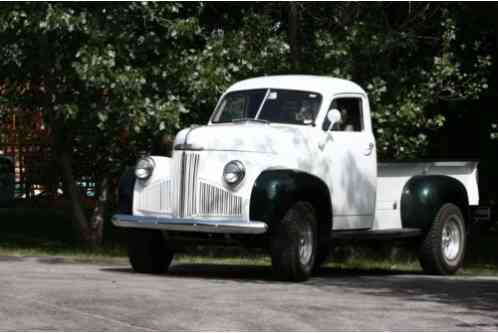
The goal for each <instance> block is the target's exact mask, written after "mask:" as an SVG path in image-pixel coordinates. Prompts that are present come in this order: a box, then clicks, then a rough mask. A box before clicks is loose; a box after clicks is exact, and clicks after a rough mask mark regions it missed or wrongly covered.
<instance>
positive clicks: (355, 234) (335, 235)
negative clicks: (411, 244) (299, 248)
mask: <svg viewBox="0 0 498 333" xmlns="http://www.w3.org/2000/svg"><path fill="white" fill-rule="evenodd" d="M420 235H422V230H420V229H415V228H404V229H384V230H345V231H339V230H333V231H332V234H331V237H332V239H397V238H409V237H417V236H420Z"/></svg>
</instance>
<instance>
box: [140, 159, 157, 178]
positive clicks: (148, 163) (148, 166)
mask: <svg viewBox="0 0 498 333" xmlns="http://www.w3.org/2000/svg"><path fill="white" fill-rule="evenodd" d="M155 167H156V163H155V162H154V159H152V158H151V157H149V156H148V157H142V158H140V159H139V160H138V161H137V164H136V165H135V177H136V178H137V179H139V180H142V181H146V180H147V179H149V178H150V176H152V172H153V171H154V168H155Z"/></svg>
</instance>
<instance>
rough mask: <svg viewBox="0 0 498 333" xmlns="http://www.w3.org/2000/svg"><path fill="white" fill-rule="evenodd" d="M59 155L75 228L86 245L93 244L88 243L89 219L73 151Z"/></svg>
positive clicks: (58, 153)
mask: <svg viewBox="0 0 498 333" xmlns="http://www.w3.org/2000/svg"><path fill="white" fill-rule="evenodd" d="M57 155H58V156H57V160H58V163H59V167H60V170H61V175H62V181H63V184H64V195H65V196H66V197H67V198H68V199H69V201H70V203H71V211H72V214H73V218H72V224H73V228H74V230H75V232H76V234H77V235H78V237H79V238H80V239H81V241H82V242H83V243H84V244H85V245H89V246H91V245H90V244H89V243H88V239H89V232H90V230H89V228H88V219H87V216H86V213H85V209H84V207H83V204H82V202H81V194H80V190H79V188H78V186H77V185H76V180H75V179H74V173H73V165H72V158H71V153H70V152H69V151H67V150H63V151H58V152H57Z"/></svg>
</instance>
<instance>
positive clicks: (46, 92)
mask: <svg viewBox="0 0 498 333" xmlns="http://www.w3.org/2000/svg"><path fill="white" fill-rule="evenodd" d="M198 9H199V5H198V4H195V5H192V6H190V5H189V6H186V5H185V6H184V5H181V4H175V3H168V4H147V3H127V4H120V5H119V6H116V5H110V4H109V5H106V4H98V5H82V4H78V5H74V4H68V5H66V4H46V3H43V4H31V3H30V4H8V5H3V6H2V7H1V8H0V40H2V48H1V50H0V73H1V78H2V81H3V82H4V84H5V92H4V94H3V98H2V100H1V103H2V105H3V106H4V108H2V109H3V110H4V109H5V106H7V107H10V108H24V109H29V110H32V111H40V112H42V113H43V115H44V119H45V121H46V123H47V125H48V127H49V129H50V135H51V138H52V142H53V149H54V152H55V156H56V157H57V161H58V164H59V167H60V170H61V175H62V179H63V183H64V192H65V195H66V196H67V197H68V198H69V199H70V201H71V203H72V210H73V213H74V219H73V221H74V226H75V229H76V231H77V232H78V234H79V235H80V236H81V239H82V241H83V242H84V243H85V244H87V245H89V246H96V245H98V244H99V243H100V242H101V240H102V226H103V219H104V216H105V207H106V205H107V201H108V197H109V195H110V193H111V192H110V191H109V186H110V181H111V177H112V176H113V175H116V174H118V173H119V172H120V171H121V170H122V166H123V164H122V161H123V160H126V159H127V158H129V156H130V155H132V154H133V150H134V149H137V147H144V146H146V145H147V142H148V141H150V137H151V136H152V135H150V134H148V133H154V132H156V131H157V130H159V129H168V130H169V131H171V132H174V131H175V129H176V128H178V127H179V113H181V112H182V111H184V110H186V109H185V106H184V96H181V94H180V93H179V92H180V91H182V90H183V87H184V85H183V84H182V80H181V78H182V77H183V76H184V73H183V72H182V68H180V67H179V66H177V64H178V63H179V62H180V61H182V59H181V58H182V57H183V54H182V52H181V50H184V49H189V48H192V47H196V46H197V45H198V39H199V35H200V32H201V29H200V27H199V25H198V21H197V19H196V13H197V11H198ZM125 134H126V136H128V143H129V145H124V144H123V140H122V139H123V136H124V135H125ZM148 135H150V137H148ZM85 164H86V165H87V166H88V167H89V169H90V170H91V172H92V173H93V175H94V176H95V179H96V184H97V186H96V188H97V197H98V201H97V205H96V207H95V210H94V212H93V214H92V216H91V217H90V218H88V217H87V214H86V212H85V211H84V209H83V207H82V204H81V198H80V196H81V195H80V193H79V189H78V187H77V184H76V182H77V176H78V173H77V171H78V170H81V167H82V166H83V165H85Z"/></svg>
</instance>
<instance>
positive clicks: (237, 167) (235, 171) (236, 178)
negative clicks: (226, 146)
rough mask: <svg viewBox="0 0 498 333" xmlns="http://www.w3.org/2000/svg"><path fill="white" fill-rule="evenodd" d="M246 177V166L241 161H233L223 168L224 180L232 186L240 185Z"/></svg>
mask: <svg viewBox="0 0 498 333" xmlns="http://www.w3.org/2000/svg"><path fill="white" fill-rule="evenodd" d="M245 175H246V169H245V168H244V164H242V162H240V161H231V162H228V163H227V165H225V167H224V168H223V179H224V180H225V182H226V183H227V184H228V185H230V186H235V185H237V184H239V183H240V182H241V181H242V179H244V176H245Z"/></svg>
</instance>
